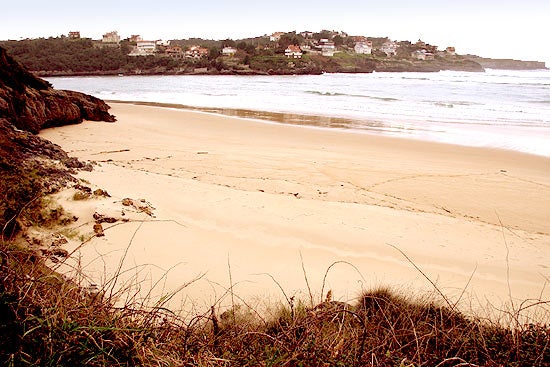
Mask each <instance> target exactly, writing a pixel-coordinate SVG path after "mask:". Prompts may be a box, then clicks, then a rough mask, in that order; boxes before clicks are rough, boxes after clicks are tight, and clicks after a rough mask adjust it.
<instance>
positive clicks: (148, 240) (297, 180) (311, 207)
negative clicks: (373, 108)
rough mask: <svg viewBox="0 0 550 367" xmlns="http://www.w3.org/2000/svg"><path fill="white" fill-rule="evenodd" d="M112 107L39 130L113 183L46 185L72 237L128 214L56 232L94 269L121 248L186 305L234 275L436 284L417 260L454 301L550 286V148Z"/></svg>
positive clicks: (520, 296) (121, 255) (233, 283)
mask: <svg viewBox="0 0 550 367" xmlns="http://www.w3.org/2000/svg"><path fill="white" fill-rule="evenodd" d="M111 106H112V107H113V108H112V110H111V113H113V114H114V115H116V116H117V119H118V121H117V122H116V123H113V124H109V123H98V122H84V123H83V124H80V125H73V126H65V127H61V128H55V129H48V130H45V131H43V132H42V133H41V136H43V137H44V138H46V139H49V140H51V141H53V142H55V143H57V144H59V145H61V146H62V147H63V148H64V149H65V150H66V151H67V152H68V153H69V154H70V155H72V156H76V157H78V158H79V159H81V160H84V161H93V162H97V164H96V165H95V168H94V170H93V171H92V172H81V173H79V174H78V177H79V178H81V179H83V180H85V181H84V182H86V183H87V184H88V185H89V186H91V187H92V188H94V189H95V188H101V189H104V190H106V191H107V192H108V193H109V194H110V195H111V197H109V198H101V199H99V198H93V199H88V200H76V201H75V200H73V198H72V194H73V193H74V191H71V190H68V191H66V192H62V193H61V194H59V195H58V196H57V198H56V199H57V200H58V201H59V202H60V203H61V204H62V205H63V207H65V208H66V210H68V211H70V212H71V213H74V214H75V215H77V216H78V217H79V220H78V221H77V222H76V223H75V224H74V227H75V229H77V230H78V231H79V232H80V233H81V234H82V236H84V237H85V236H87V235H90V234H91V233H92V226H93V220H92V219H91V218H92V215H93V214H94V213H95V212H97V213H100V214H104V215H111V216H115V217H117V218H129V219H131V220H130V221H129V222H127V223H121V222H119V223H117V224H116V225H111V227H109V225H105V224H104V228H105V236H104V237H98V238H94V239H92V240H91V241H89V242H87V243H86V244H85V245H83V246H80V247H79V245H80V243H81V241H76V240H73V241H71V243H70V244H68V245H67V246H68V249H69V250H70V251H72V250H74V249H75V248H77V247H78V248H79V249H78V251H77V252H76V253H75V255H78V256H79V261H80V264H81V266H82V267H83V269H84V273H85V274H87V275H88V276H90V277H91V279H92V280H93V281H94V282H96V283H97V284H103V283H105V282H108V281H109V279H110V278H111V277H112V275H113V274H115V272H116V271H117V269H118V268H119V264H121V263H122V265H121V269H123V270H124V269H126V270H127V271H126V272H125V273H124V275H123V279H125V280H124V281H127V282H130V283H132V282H133V284H134V285H135V286H136V287H137V288H140V289H141V291H142V292H143V291H144V290H148V289H150V288H151V287H153V288H154V290H153V292H152V297H160V295H161V294H164V293H166V292H169V291H171V290H176V289H178V288H179V287H181V286H184V285H185V288H184V289H183V290H182V291H181V293H180V294H179V296H178V297H175V298H174V299H175V300H177V301H174V302H176V303H178V305H179V306H182V307H183V308H188V307H189V305H193V306H194V307H198V308H200V307H202V306H208V305H211V304H213V303H215V302H217V301H221V302H227V301H228V300H229V299H230V296H229V295H228V293H227V291H228V290H229V289H230V288H231V287H232V289H233V291H234V294H235V297H240V298H242V299H243V300H245V301H247V302H252V303H254V302H263V301H264V300H266V299H267V300H273V299H275V298H281V296H282V292H281V291H280V289H279V286H280V287H281V288H282V289H283V290H284V291H285V293H286V295H287V296H288V297H291V296H297V297H298V298H301V299H304V300H306V301H307V300H309V297H310V296H309V291H308V285H309V288H310V289H311V292H312V294H313V295H314V297H315V299H316V300H319V299H320V298H321V290H322V289H324V293H326V292H327V291H328V290H329V289H330V290H332V291H333V294H334V297H335V299H338V300H342V301H350V300H353V299H354V298H355V297H357V296H358V295H359V294H360V292H361V290H362V289H368V288H372V287H376V286H390V287H393V288H395V289H397V290H403V291H405V292H407V293H415V292H417V291H418V292H424V291H430V290H432V289H433V287H432V285H431V284H430V282H429V281H428V280H427V279H426V278H425V277H424V276H423V275H422V274H421V273H420V272H419V270H418V269H416V268H415V266H414V265H416V266H417V267H418V268H420V269H421V270H422V272H423V273H424V274H425V275H426V276H427V277H428V278H430V279H431V281H432V282H434V283H436V284H437V286H438V288H439V289H440V290H441V291H443V292H444V293H445V294H446V295H447V296H448V297H449V298H450V299H452V300H457V299H458V298H459V297H460V295H461V294H462V293H463V291H464V289H466V293H467V294H468V296H469V297H463V299H467V300H468V301H467V302H470V301H472V303H479V304H482V305H485V304H487V302H491V303H492V304H494V305H497V306H499V305H500V304H503V303H507V302H509V301H510V297H511V298H512V300H513V302H518V303H519V301H521V300H525V299H546V300H548V299H550V287H549V286H547V282H548V281H549V280H550V159H548V158H543V157H538V156H534V155H527V154H522V153H517V152H513V151H504V150H495V149H484V148H469V147H460V146H453V145H445V144H437V143H428V142H422V141H414V140H405V139H399V138H390V137H383V136H375V135H369V134H361V133H351V132H345V131H338V130H329V129H315V128H309V127H300V126H289V125H281V124H274V123H264V122H258V121H252V120H245V119H237V118H230V117H222V116H217V115H211V114H206V113H200V112H190V111H185V110H177V109H169V108H160V107H149V106H134V105H126V104H117V103H112V104H111ZM124 198H131V199H134V201H135V202H140V203H144V204H150V207H151V208H154V209H152V213H153V215H152V216H150V215H148V214H147V213H141V212H139V210H134V209H136V208H135V207H132V206H130V207H129V206H124V205H122V200H123V199H124ZM140 199H143V202H142V201H140ZM405 255H406V256H405ZM407 257H408V259H407ZM409 260H410V261H409ZM338 262H339V263H338ZM335 263H336V264H335ZM412 263H414V265H413V264H412ZM331 264H335V265H334V266H332V267H331V268H330V271H329V272H328V275H327V276H326V279H325V281H323V279H324V276H325V272H326V271H327V269H328V268H329V267H330V266H331ZM350 264H352V265H353V266H351V265H350ZM304 273H305V274H306V275H307V280H308V282H307V283H306V277H305V276H304ZM267 274H268V275H267ZM197 278H200V279H198V280H197V281H196V282H194V283H193V284H190V285H188V284H187V283H188V282H190V281H192V280H194V279H197ZM273 279H275V280H276V281H277V283H278V284H276V283H275V282H274V280H273ZM124 281H122V280H121V283H124ZM323 283H325V284H324V288H323ZM412 289H414V290H415V291H414V292H411V290H412ZM146 293H147V292H146ZM235 297H234V298H233V299H234V300H235ZM178 305H175V306H174V307H177V306H178Z"/></svg>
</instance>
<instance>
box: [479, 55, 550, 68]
mask: <svg viewBox="0 0 550 367" xmlns="http://www.w3.org/2000/svg"><path fill="white" fill-rule="evenodd" d="M468 58H469V59H470V60H472V61H475V62H477V63H479V64H480V65H482V66H483V67H484V68H487V69H500V70H544V69H547V68H546V64H545V63H544V62H541V61H522V60H513V59H488V58H483V57H479V56H468Z"/></svg>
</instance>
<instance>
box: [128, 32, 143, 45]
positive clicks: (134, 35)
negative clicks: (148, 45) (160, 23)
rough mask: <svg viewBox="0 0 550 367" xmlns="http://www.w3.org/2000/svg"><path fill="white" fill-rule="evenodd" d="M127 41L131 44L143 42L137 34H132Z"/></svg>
mask: <svg viewBox="0 0 550 367" xmlns="http://www.w3.org/2000/svg"><path fill="white" fill-rule="evenodd" d="M129 41H130V42H132V43H137V42H138V41H143V38H142V37H141V36H140V35H139V34H132V35H131V36H130V39H129Z"/></svg>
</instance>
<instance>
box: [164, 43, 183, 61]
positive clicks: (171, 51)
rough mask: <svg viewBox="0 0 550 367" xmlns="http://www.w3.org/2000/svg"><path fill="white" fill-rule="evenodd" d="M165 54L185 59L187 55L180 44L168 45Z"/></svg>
mask: <svg viewBox="0 0 550 367" xmlns="http://www.w3.org/2000/svg"><path fill="white" fill-rule="evenodd" d="M164 54H165V55H166V56H169V57H171V58H173V59H183V58H184V56H185V53H184V52H183V49H182V48H181V47H180V46H168V47H167V48H166V50H164Z"/></svg>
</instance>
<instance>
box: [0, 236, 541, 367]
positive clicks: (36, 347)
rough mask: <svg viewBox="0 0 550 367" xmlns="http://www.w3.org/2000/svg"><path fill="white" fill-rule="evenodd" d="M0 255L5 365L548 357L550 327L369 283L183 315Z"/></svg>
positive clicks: (515, 362) (468, 362)
mask: <svg viewBox="0 0 550 367" xmlns="http://www.w3.org/2000/svg"><path fill="white" fill-rule="evenodd" d="M1 255H2V265H1V266H2V267H1V271H0V334H1V337H0V360H3V361H5V365H6V366H26V365H40V366H78V365H87V366H134V365H144V366H257V365H263V366H439V367H444V366H541V367H542V366H550V327H549V326H548V325H547V324H540V323H538V324H537V323H530V324H520V323H519V321H518V320H519V316H518V315H515V317H512V318H508V319H507V320H515V321H512V322H510V321H507V325H504V326H503V325H502V322H496V321H489V320H482V319H479V318H476V317H473V316H466V315H464V314H462V313H460V312H459V311H457V310H454V309H453V308H451V307H449V306H448V305H446V304H445V303H444V302H443V305H440V304H437V303H436V302H433V301H431V300H424V301H422V300H413V299H411V298H408V297H405V296H403V295H398V294H395V293H394V292H391V291H390V290H388V289H376V290H372V291H370V292H367V293H365V294H363V295H362V296H361V297H360V298H359V300H358V301H357V302H356V303H355V304H348V303H342V302H336V301H331V300H330V292H329V295H327V298H326V299H325V301H324V302H321V303H319V304H318V305H316V306H315V307H310V306H306V305H305V304H304V303H302V302H300V301H296V300H295V299H293V298H290V299H287V303H286V304H280V305H278V306H277V305H275V307H276V308H275V311H274V312H273V313H272V315H271V316H269V317H267V316H262V315H259V314H258V313H256V311H255V310H253V309H251V308H249V307H247V306H246V305H245V304H239V303H236V304H234V306H233V307H232V308H231V309H230V310H228V311H225V312H223V313H221V314H219V312H218V311H217V309H216V308H215V307H212V309H211V310H210V312H208V313H206V314H201V315H195V316H193V317H189V318H186V319H185V320H183V319H180V318H178V317H177V316H176V315H175V314H173V313H171V312H170V311H168V310H166V309H164V308H163V304H162V302H159V303H158V304H157V306H156V307H152V308H151V307H149V308H145V307H144V306H142V304H143V303H138V302H136V301H135V298H132V297H126V299H130V300H133V301H128V302H127V303H126V304H124V305H118V304H116V305H115V302H114V300H115V299H120V298H122V297H121V296H122V295H121V294H113V292H112V288H109V289H107V288H104V289H88V290H86V289H84V288H83V287H81V286H79V284H76V283H74V281H70V280H67V279H64V278H63V277H62V276H61V275H59V274H57V273H56V272H54V271H53V270H51V269H50V268H48V267H46V266H45V265H44V263H43V260H42V258H41V257H38V256H36V255H35V254H33V253H32V252H30V251H29V250H27V249H22V248H17V247H16V246H15V245H14V244H13V243H12V242H9V241H8V242H3V244H2V247H1ZM109 283H110V284H111V286H112V285H113V284H115V283H116V282H114V281H111V282H109ZM122 288H123V290H120V291H118V292H125V290H124V287H122ZM308 303H309V302H308ZM543 304H545V303H544V302H543ZM519 311H521V310H519V309H518V310H517V312H519ZM507 316H510V313H509V314H507Z"/></svg>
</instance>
